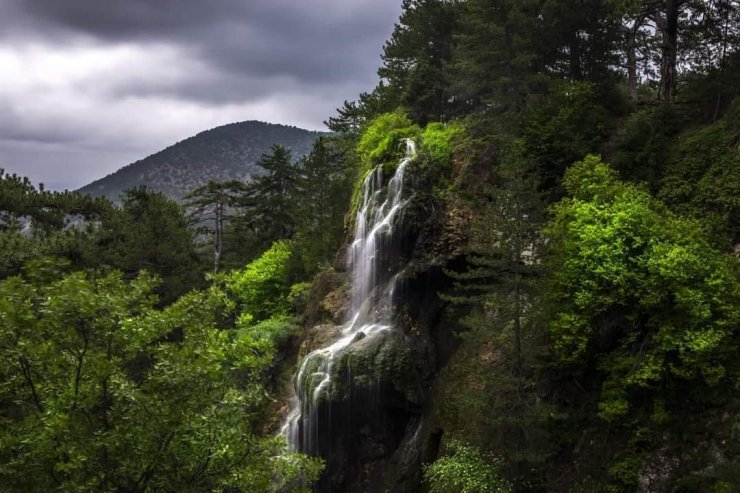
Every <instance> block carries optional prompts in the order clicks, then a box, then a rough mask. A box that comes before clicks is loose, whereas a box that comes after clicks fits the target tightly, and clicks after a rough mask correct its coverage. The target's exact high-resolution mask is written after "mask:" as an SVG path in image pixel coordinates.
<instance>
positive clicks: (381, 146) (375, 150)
mask: <svg viewBox="0 0 740 493" xmlns="http://www.w3.org/2000/svg"><path fill="white" fill-rule="evenodd" d="M419 133H420V129H419V127H418V126H416V125H414V124H413V123H412V122H411V120H410V119H409V117H408V116H406V114H405V113H403V112H402V111H400V110H399V111H395V112H394V113H384V114H382V115H380V116H378V117H377V118H375V119H374V120H373V121H372V122H370V124H369V125H368V126H367V128H366V129H365V131H364V132H363V133H362V135H361V136H360V140H359V142H358V144H357V153H358V154H359V156H360V159H361V160H362V163H363V164H364V165H365V166H366V167H367V168H369V167H372V166H373V165H375V164H378V163H386V162H391V161H395V160H396V158H397V157H398V156H399V155H403V151H404V148H403V146H402V144H403V141H404V139H410V138H416V137H418V136H419Z"/></svg>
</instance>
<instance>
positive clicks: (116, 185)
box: [79, 121, 323, 200]
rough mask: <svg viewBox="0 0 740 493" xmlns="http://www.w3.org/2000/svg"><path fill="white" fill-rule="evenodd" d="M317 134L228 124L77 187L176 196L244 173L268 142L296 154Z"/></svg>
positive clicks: (282, 127)
mask: <svg viewBox="0 0 740 493" xmlns="http://www.w3.org/2000/svg"><path fill="white" fill-rule="evenodd" d="M321 135H323V133H322V132H312V131H308V130H303V129H301V128H297V127H289V126H285V125H275V124H271V123H263V122H258V121H246V122H239V123H231V124H228V125H223V126H221V127H216V128H213V129H211V130H206V131H204V132H201V133H199V134H197V135H195V136H193V137H190V138H187V139H185V140H183V141H181V142H178V143H177V144H174V145H172V146H170V147H168V148H166V149H164V150H162V151H160V152H157V153H156V154H152V155H151V156H148V157H146V158H144V159H142V160H140V161H136V162H135V163H133V164H130V165H128V166H125V167H123V168H121V169H119V170H118V171H116V172H115V173H111V174H110V175H108V176H106V177H105V178H101V179H100V180H96V181H94V182H92V183H90V184H88V185H85V186H84V187H82V188H80V190H79V191H80V192H83V193H88V194H90V195H94V196H105V197H108V198H109V199H111V200H117V199H118V196H119V195H120V194H121V192H123V191H124V190H127V189H129V188H132V187H135V186H138V185H146V186H147V187H149V188H151V189H153V190H157V191H161V192H164V193H165V194H167V195H168V196H170V197H173V198H175V199H178V198H180V197H182V196H183V195H185V194H186V193H187V192H188V191H190V190H192V189H193V188H195V187H198V186H200V185H203V184H205V183H207V182H208V181H210V180H218V181H221V180H231V179H246V178H248V177H249V176H250V175H251V174H252V173H253V172H254V171H255V164H256V163H257V161H258V160H259V158H260V156H261V155H262V154H264V153H265V152H267V151H268V149H269V148H270V146H271V145H272V144H280V145H282V146H285V147H287V148H289V149H291V150H292V151H293V158H294V159H297V158H299V157H300V156H303V155H304V154H307V153H308V152H309V151H310V150H311V146H312V145H313V142H314V140H316V138H317V137H319V136H321Z"/></svg>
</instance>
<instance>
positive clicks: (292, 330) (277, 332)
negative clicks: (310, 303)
mask: <svg viewBox="0 0 740 493" xmlns="http://www.w3.org/2000/svg"><path fill="white" fill-rule="evenodd" d="M299 328H300V325H299V324H298V319H297V318H296V317H291V316H287V315H276V316H274V317H271V318H268V319H267V320H263V321H261V322H257V323H256V324H249V325H247V326H244V327H240V331H239V333H240V336H241V337H243V338H249V339H252V340H255V341H268V342H269V343H270V344H273V345H274V346H277V347H280V346H283V345H284V344H285V343H286V342H287V341H288V340H289V339H290V338H291V337H293V336H295V335H296V334H297V333H298V330H299Z"/></svg>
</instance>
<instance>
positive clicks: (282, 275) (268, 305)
mask: <svg viewBox="0 0 740 493" xmlns="http://www.w3.org/2000/svg"><path fill="white" fill-rule="evenodd" d="M292 256H293V251H292V244H291V243H290V242H289V241H284V240H283V241H276V242H275V243H273V244H272V246H271V247H270V248H269V249H268V250H267V251H265V253H263V254H262V255H261V256H260V257H259V258H257V259H256V260H254V261H253V262H251V263H250V264H249V265H247V266H246V267H245V268H244V269H243V270H238V271H234V272H232V273H231V274H228V275H227V277H226V280H227V285H228V287H229V289H230V290H231V291H232V292H233V293H234V295H235V296H236V299H237V300H238V302H239V304H240V306H241V311H242V312H243V313H242V317H243V318H244V319H245V320H249V321H252V320H254V321H257V322H259V321H261V320H265V319H267V318H269V317H272V316H277V315H286V314H287V313H288V312H289V311H290V308H291V304H290V299H289V295H290V287H291V282H290V274H291V272H290V271H291V265H292V264H291V263H292V260H293V259H292Z"/></svg>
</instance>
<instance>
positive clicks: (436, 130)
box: [421, 122, 463, 164]
mask: <svg viewBox="0 0 740 493" xmlns="http://www.w3.org/2000/svg"><path fill="white" fill-rule="evenodd" d="M462 133H463V129H462V127H461V126H460V125H459V124H457V123H449V124H446V125H445V124H442V123H439V122H432V123H430V124H429V125H427V126H426V128H424V131H423V132H422V134H421V144H422V150H423V152H424V154H425V155H426V156H428V157H429V158H430V159H431V160H433V161H435V162H437V163H441V164H449V162H450V159H451V158H452V151H453V149H454V148H453V144H454V140H455V139H456V138H457V137H459V136H460V135H461V134H462Z"/></svg>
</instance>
